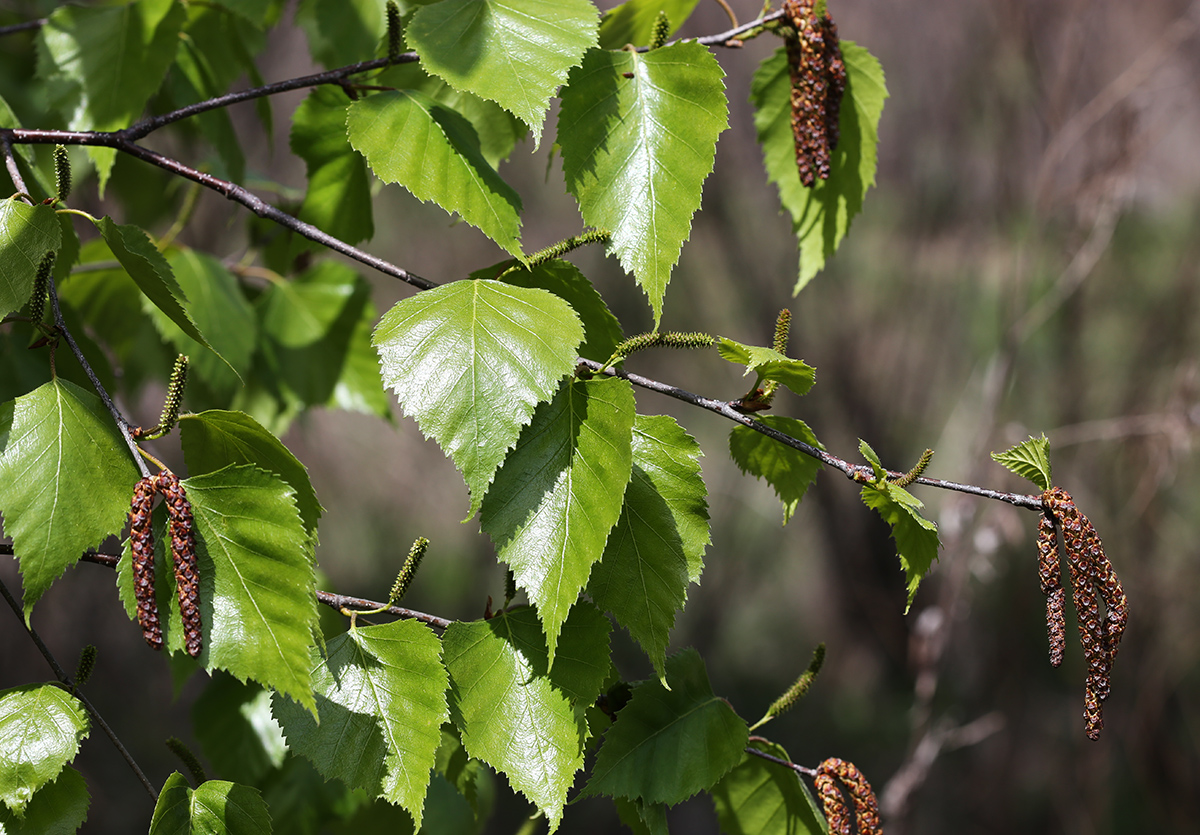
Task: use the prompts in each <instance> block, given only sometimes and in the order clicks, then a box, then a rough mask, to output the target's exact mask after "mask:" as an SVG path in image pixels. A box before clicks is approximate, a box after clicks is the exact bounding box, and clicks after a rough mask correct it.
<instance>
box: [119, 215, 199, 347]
mask: <svg viewBox="0 0 1200 835" xmlns="http://www.w3.org/2000/svg"><path fill="white" fill-rule="evenodd" d="M96 228H97V229H99V230H100V234H101V235H103V236H104V242H105V243H107V244H108V248H109V249H110V250H112V254H113V257H115V258H116V259H117V261H119V262H120V264H121V266H122V267H124V268H125V272H127V273H129V277H130V278H132V279H133V280H134V281H135V282H136V283H137V286H138V287H140V288H141V290H142V292H143V293H145V294H146V298H148V299H149V300H150V301H151V302H152V303H153V304H154V306H155V307H157V308H158V309H159V310H161V311H162V312H163V313H165V314H166V315H167V318H169V319H170V320H171V321H172V322H174V323H175V324H176V325H178V326H179V329H180V330H182V331H183V332H184V333H185V334H187V335H188V336H190V337H191V338H192V339H194V340H196V341H197V342H199V343H200V344H201V345H203V346H204V347H206V348H212V346H211V345H209V344H208V340H206V339H205V338H204V337H203V336H202V335H201V334H200V331H198V330H197V329H196V325H195V324H194V323H193V322H192V317H191V316H189V315H188V312H187V311H186V310H184V309H183V306H182V304H181V303H180V302H181V301H187V297H186V296H185V295H184V293H183V290H182V289H181V288H180V286H179V282H177V281H176V280H175V274H174V273H173V272H172V271H171V265H170V264H168V263H167V259H166V258H164V257H163V255H162V253H161V252H159V251H158V250H157V249H156V248H155V246H154V244H152V243H151V242H150V238H148V237H147V236H146V233H145V232H143V231H142V230H141V229H139V228H138V227H136V226H122V225H120V224H117V223H113V222H112V220H111V219H110V218H107V217H102V218H100V219H99V220H98V221H97V222H96ZM213 350H214V351H215V350H216V349H215V348H214V349H213Z"/></svg>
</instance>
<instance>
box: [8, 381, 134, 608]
mask: <svg viewBox="0 0 1200 835" xmlns="http://www.w3.org/2000/svg"><path fill="white" fill-rule="evenodd" d="M137 478H138V472H137V469H136V467H134V464H133V461H132V460H131V459H130V454H129V448H128V447H127V446H126V445H125V442H124V440H123V439H122V438H121V435H120V434H119V433H118V432H117V428H116V426H114V425H113V421H112V416H111V415H109V413H108V411H107V410H106V409H105V408H104V406H103V405H102V404H101V402H100V400H99V398H97V397H96V396H95V395H93V394H90V393H88V392H86V391H84V390H83V389H81V388H79V387H78V386H75V385H74V384H73V383H68V382H67V381H65V380H53V381H51V382H49V383H46V384H44V385H42V386H40V387H39V388H37V389H36V390H34V391H32V392H30V393H29V394H27V395H24V396H22V397H18V398H17V399H16V400H14V401H11V402H9V403H5V404H3V405H0V514H3V516H4V532H5V534H6V535H7V536H9V537H11V538H12V541H13V550H14V551H15V553H16V555H17V559H18V560H19V562H20V565H21V582H22V585H23V586H24V590H25V617H26V619H28V617H29V613H30V612H31V611H32V609H33V604H34V603H36V602H37V600H38V598H39V597H41V596H42V594H43V593H44V592H45V591H46V589H48V588H49V587H50V585H51V583H53V582H54V581H55V580H56V579H57V578H58V577H59V575H61V574H62V573H63V571H64V570H65V569H66V568H67V566H70V565H73V564H74V563H75V562H76V561H78V559H79V556H80V555H81V554H82V553H83V552H84V551H86V550H87V549H88V548H93V547H95V546H97V545H99V544H100V542H101V541H102V540H103V539H104V538H105V537H107V536H111V535H112V534H115V533H117V532H118V531H120V530H121V527H122V526H123V525H124V523H125V515H126V513H127V512H128V510H129V497H130V495H132V493H133V485H134V483H135V482H136V481H137Z"/></svg>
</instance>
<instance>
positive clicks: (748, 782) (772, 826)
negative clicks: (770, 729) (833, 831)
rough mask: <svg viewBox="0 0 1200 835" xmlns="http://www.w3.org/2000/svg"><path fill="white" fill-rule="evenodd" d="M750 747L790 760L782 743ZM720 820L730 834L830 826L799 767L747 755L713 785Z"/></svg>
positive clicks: (784, 833) (818, 830) (791, 833)
mask: <svg viewBox="0 0 1200 835" xmlns="http://www.w3.org/2000/svg"><path fill="white" fill-rule="evenodd" d="M750 746H751V747H753V748H755V749H756V750H759V751H762V752H764V753H767V754H770V755H771V756H773V757H777V758H779V759H782V760H789V761H790V758H789V757H788V754H787V751H785V750H784V749H783V747H782V746H780V745H776V744H774V743H772V742H767V741H766V740H751V741H750ZM712 795H713V801H714V802H715V804H716V807H717V820H719V821H720V823H721V831H722V832H724V833H726V835H825V833H826V832H827V831H828V826H827V825H826V824H825V816H824V814H822V812H821V811H820V810H819V809H818V808H817V804H816V801H814V800H813V797H812V795H811V794H809V791H808V787H807V786H805V785H804V782H803V781H802V780H801V779H800V775H798V774H797V773H796V772H795V771H793V770H792V769H790V768H785V767H784V766H780V765H776V764H775V763H772V762H768V761H767V760H764V759H763V758H762V757H756V756H753V755H751V754H743V755H742V761H741V763H739V764H738V766H737V768H735V769H734V770H733V771H731V772H729V773H728V774H726V775H725V778H724V779H723V780H721V782H720V783H718V784H717V785H716V787H714V788H713V790H712Z"/></svg>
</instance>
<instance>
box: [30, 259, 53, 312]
mask: <svg viewBox="0 0 1200 835" xmlns="http://www.w3.org/2000/svg"><path fill="white" fill-rule="evenodd" d="M53 269H54V253H53V252H47V253H46V254H45V255H43V256H42V262H41V263H40V264H38V268H37V278H35V279H34V280H33V295H31V296H30V297H29V318H30V319H32V320H33V321H34V322H40V321H42V317H43V316H44V315H45V314H46V289H47V288H48V287H49V286H50V273H51V271H53Z"/></svg>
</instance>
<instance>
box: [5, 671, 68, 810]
mask: <svg viewBox="0 0 1200 835" xmlns="http://www.w3.org/2000/svg"><path fill="white" fill-rule="evenodd" d="M87 735H88V715H87V711H85V710H84V709H83V705H81V704H80V703H79V700H78V699H76V698H75V697H74V696H72V695H71V694H70V693H68V692H67V691H65V690H63V689H62V688H61V687H57V686H55V685H53V684H26V685H24V686H22V687H14V688H12V689H11V690H3V691H0V803H3V804H4V806H6V807H7V808H8V809H10V810H12V811H13V812H14V813H15V814H16V815H17V817H23V816H24V814H25V807H26V806H27V805H28V804H29V801H30V800H31V799H32V798H33V797H34V795H35V793H36V792H37V791H38V790H40V789H41V788H42V787H43V786H45V785H46V784H47V783H49V782H50V781H52V780H54V779H55V778H56V777H58V774H59V772H60V771H62V769H63V766H65V765H66V764H67V763H69V762H70V761H71V760H73V759H75V755H76V754H77V753H79V743H80V742H82V741H83V740H84V739H85V738H86V737H87Z"/></svg>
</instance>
